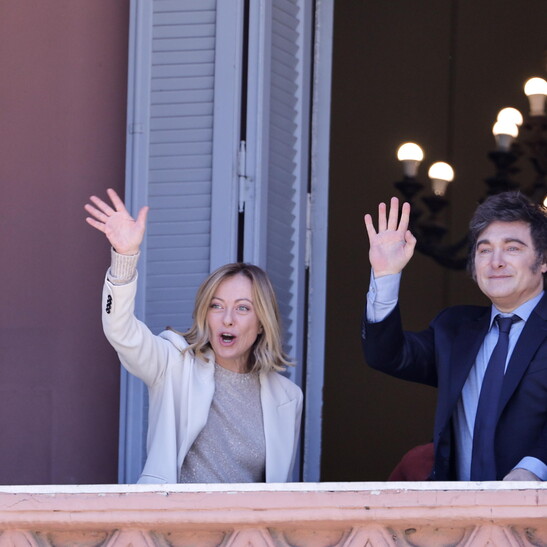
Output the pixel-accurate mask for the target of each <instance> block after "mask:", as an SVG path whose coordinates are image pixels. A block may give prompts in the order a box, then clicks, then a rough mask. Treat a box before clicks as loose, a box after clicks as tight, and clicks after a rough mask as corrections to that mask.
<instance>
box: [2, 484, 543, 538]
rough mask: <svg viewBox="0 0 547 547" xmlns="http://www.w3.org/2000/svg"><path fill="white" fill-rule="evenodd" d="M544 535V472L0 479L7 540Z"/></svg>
mask: <svg viewBox="0 0 547 547" xmlns="http://www.w3.org/2000/svg"><path fill="white" fill-rule="evenodd" d="M202 545H203V546H207V547H213V546H222V547H236V546H237V547H239V546H241V547H243V546H245V547H249V546H252V547H259V546H260V547H262V546H264V547H266V546H267V547H273V546H283V547H288V546H299V547H300V546H301V547H305V546H313V547H318V546H324V547H327V546H334V545H336V546H344V547H364V546H366V547H377V546H378V547H379V546H381V547H387V546H402V545H403V546H415V547H417V546H420V547H422V546H423V547H438V546H444V545H450V546H456V545H458V546H473V547H475V546H486V545H488V546H492V547H493V546H497V547H501V546H519V547H522V546H536V547H537V546H547V488H545V487H544V486H543V483H535V482H534V483H503V482H492V483H294V484H286V485H280V484H274V485H265V484H249V485H197V486H196V485H192V486H190V485H169V486H150V485H146V486H145V485H92V486H4V487H0V547H19V546H25V547H58V546H63V547H64V546H70V547H95V546H106V547H156V546H161V547H183V546H184V547H189V546H202Z"/></svg>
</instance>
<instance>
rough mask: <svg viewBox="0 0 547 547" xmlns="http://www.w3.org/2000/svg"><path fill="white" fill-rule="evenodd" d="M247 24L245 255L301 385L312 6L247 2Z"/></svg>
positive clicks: (279, 0)
mask: <svg viewBox="0 0 547 547" xmlns="http://www.w3.org/2000/svg"><path fill="white" fill-rule="evenodd" d="M249 19H250V29H249V77H248V82H249V83H248V104H247V120H248V125H247V163H248V166H247V171H248V173H249V174H250V176H249V178H250V182H249V185H250V187H251V189H252V191H250V192H249V196H250V199H249V205H250V207H249V206H247V207H246V214H245V255H244V256H245V259H246V260H248V261H250V262H255V263H257V264H259V265H261V266H263V267H264V268H265V269H266V270H267V272H268V274H269V276H270V278H271V280H272V283H273V285H274V288H275V290H276V294H277V297H278V300H279V307H280V311H281V315H282V318H283V325H284V330H285V341H286V349H287V351H288V353H289V354H290V355H291V356H292V357H293V358H295V359H296V360H297V362H298V364H299V366H298V367H297V368H295V369H290V370H289V375H290V376H291V378H292V379H293V380H294V381H296V382H297V383H298V384H300V385H302V371H303V361H304V332H305V329H304V327H305V322H306V309H305V300H306V299H305V291H306V285H305V275H306V271H305V269H306V264H305V255H306V249H305V244H306V211H307V201H308V179H309V174H308V162H309V127H310V119H309V115H310V102H309V101H310V69H311V45H312V44H311V21H312V2H311V1H309V0H272V1H264V2H251V4H250V17H249Z"/></svg>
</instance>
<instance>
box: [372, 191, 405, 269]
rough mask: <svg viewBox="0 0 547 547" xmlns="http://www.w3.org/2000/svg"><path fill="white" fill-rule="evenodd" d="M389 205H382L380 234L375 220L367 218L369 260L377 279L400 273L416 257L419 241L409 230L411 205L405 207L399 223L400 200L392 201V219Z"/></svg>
mask: <svg viewBox="0 0 547 547" xmlns="http://www.w3.org/2000/svg"><path fill="white" fill-rule="evenodd" d="M386 209H387V208H386V204H385V203H380V205H378V231H376V230H375V229H374V224H373V223H372V217H371V216H370V215H369V214H366V215H365V226H366V229H367V234H368V239H369V242H370V250H369V260H370V265H371V266H372V270H373V272H374V276H375V277H381V276H383V275H389V274H394V273H399V272H400V271H402V270H403V268H404V267H405V266H406V265H407V264H408V261H409V260H410V259H411V258H412V255H413V254H414V247H415V246H416V238H415V237H414V236H413V235H412V233H411V232H410V230H409V229H408V223H409V219H410V205H409V204H408V203H403V207H402V208H401V218H400V219H399V200H398V199H397V198H396V197H393V198H391V203H390V208H389V216H388V214H387V210H386Z"/></svg>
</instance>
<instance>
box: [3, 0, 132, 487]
mask: <svg viewBox="0 0 547 547" xmlns="http://www.w3.org/2000/svg"><path fill="white" fill-rule="evenodd" d="M128 25H129V0H117V1H115V2H113V1H112V0H93V1H84V0H40V1H39V2H37V1H33V0H17V1H16V2H10V1H3V2H1V3H0V73H1V77H0V120H1V121H0V142H1V143H2V145H1V146H0V184H1V188H2V196H1V198H0V255H1V256H2V267H1V268H0V286H1V287H2V289H3V291H2V292H3V294H2V300H1V305H0V347H1V351H0V379H1V381H0V435H1V438H2V450H1V451H0V484H45V483H57V484H63V483H109V482H111V483H112V482H116V479H117V451H118V407H119V365H118V360H117V359H116V356H115V354H114V352H113V350H112V349H111V348H110V346H109V345H108V343H107V342H106V340H105V338H104V335H103V333H102V328H101V324H100V321H101V320H100V301H101V300H100V299H101V296H100V295H101V286H102V281H103V279H104V273H105V271H106V267H107V265H108V262H109V249H108V245H107V244H106V242H105V240H104V236H102V234H99V233H98V232H94V230H92V229H91V228H90V227H89V226H87V224H85V222H84V218H85V211H84V210H83V205H84V203H85V202H86V200H87V198H88V196H89V195H90V194H92V193H97V194H99V195H104V191H105V189H106V188H107V187H109V186H110V187H113V188H115V189H118V190H122V189H123V183H124V158H125V113H126V82H127V40H128Z"/></svg>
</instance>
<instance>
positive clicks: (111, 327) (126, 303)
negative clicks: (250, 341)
mask: <svg viewBox="0 0 547 547" xmlns="http://www.w3.org/2000/svg"><path fill="white" fill-rule="evenodd" d="M136 290H137V281H136V280H134V281H132V282H131V283H128V284H126V285H113V284H112V283H110V282H109V281H108V279H107V280H106V281H105V284H104V288H103V306H102V320H103V329H104V332H105V335H106V337H107V338H108V340H109V342H110V343H111V344H112V346H113V347H114V349H115V350H116V351H117V352H118V355H119V357H120V360H121V362H122V365H123V366H124V367H125V368H126V369H127V370H128V371H129V372H130V373H132V374H134V375H135V376H137V377H138V378H140V379H141V380H143V381H144V383H145V384H146V385H147V386H148V394H149V411H148V435H147V452H148V454H147V459H146V463H145V465H144V469H143V471H142V473H141V476H140V478H139V480H138V482H139V483H151V484H163V483H177V482H178V477H179V472H180V469H181V466H182V462H183V461H184V458H185V457H186V454H187V453H188V450H190V447H191V446H192V444H193V442H194V441H195V439H196V437H197V436H198V434H199V433H200V431H201V430H202V429H203V427H204V426H205V424H206V422H207V417H208V415H209V409H210V407H211V403H212V400H213V394H214V391H215V384H214V357H213V354H212V352H211V357H212V358H211V359H210V360H209V361H208V362H206V361H203V360H201V359H197V358H196V357H195V356H194V355H193V353H191V352H186V353H185V354H184V355H183V354H182V352H181V350H182V349H184V348H185V347H186V346H187V343H186V340H185V339H184V337H182V336H180V335H179V334H176V333H175V332H172V331H164V332H162V333H161V334H160V335H158V336H156V335H154V334H152V332H151V331H150V330H149V329H148V327H147V326H146V325H145V324H144V323H142V322H141V321H139V320H138V319H137V318H136V317H135V316H134V308H135V294H136ZM259 378H260V400H261V403H262V414H263V419H264V436H265V439H266V482H287V481H289V480H290V479H291V473H292V468H293V464H294V459H295V455H296V449H297V445H298V437H299V433H300V420H301V415H302V400H303V397H302V391H301V389H300V388H299V387H298V386H297V385H296V384H294V383H293V382H291V381H290V380H288V379H287V378H285V377H284V376H282V375H281V374H278V373H277V372H269V373H260V375H259Z"/></svg>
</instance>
